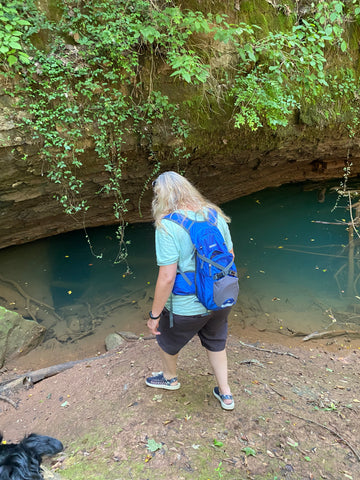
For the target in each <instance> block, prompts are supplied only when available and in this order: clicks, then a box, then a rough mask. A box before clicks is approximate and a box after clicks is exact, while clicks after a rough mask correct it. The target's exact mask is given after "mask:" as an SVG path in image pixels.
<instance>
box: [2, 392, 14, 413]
mask: <svg viewBox="0 0 360 480" xmlns="http://www.w3.org/2000/svg"><path fill="white" fill-rule="evenodd" d="M0 400H2V401H3V402H7V403H10V405H12V406H13V407H14V408H15V410H16V409H17V408H18V407H17V405H16V403H15V402H13V401H12V400H10V398H7V397H4V395H0Z"/></svg>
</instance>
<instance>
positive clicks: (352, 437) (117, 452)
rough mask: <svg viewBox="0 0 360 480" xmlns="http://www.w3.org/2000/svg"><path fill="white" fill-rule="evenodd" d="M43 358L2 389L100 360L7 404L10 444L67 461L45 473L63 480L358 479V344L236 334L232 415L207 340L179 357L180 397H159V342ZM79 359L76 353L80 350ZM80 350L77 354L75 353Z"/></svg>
mask: <svg viewBox="0 0 360 480" xmlns="http://www.w3.org/2000/svg"><path fill="white" fill-rule="evenodd" d="M86 345H87V346H86V347H85V344H82V343H79V345H78V348H77V350H76V353H74V352H73V353H72V357H71V355H70V354H69V355H65V353H66V352H64V351H63V352H60V354H59V352H56V351H51V350H49V349H48V350H45V349H43V350H41V349H40V350H38V351H37V352H35V353H33V354H30V355H28V356H27V357H23V358H21V359H19V360H17V361H16V362H13V363H11V364H9V365H7V369H4V371H3V372H2V373H1V375H0V383H1V382H3V381H4V380H6V379H8V378H11V377H13V376H15V375H19V374H22V373H23V372H27V371H29V370H36V369H39V368H43V367H45V366H48V365H55V364H57V363H62V362H63V361H64V358H66V359H67V360H74V359H75V358H79V359H80V358H87V357H96V358H95V359H90V360H88V361H85V362H82V363H79V364H77V365H75V366H74V367H72V368H71V369H68V370H66V371H64V372H62V373H59V374H57V375H55V376H52V377H50V378H46V379H44V380H42V381H39V382H37V383H35V384H34V385H33V387H32V388H30V389H28V390H26V389H25V388H24V387H21V388H20V389H18V390H15V391H12V392H11V393H10V392H7V393H6V395H7V396H8V397H9V398H10V399H11V400H12V401H14V402H16V403H17V405H18V408H17V409H15V408H14V407H13V406H12V405H11V404H9V403H7V402H5V401H0V430H1V431H2V432H3V435H4V438H5V440H6V441H7V442H11V441H18V440H19V439H21V438H22V437H23V436H24V435H25V434H29V433H31V432H37V433H41V434H46V435H51V436H55V437H57V438H58V439H60V440H61V441H62V442H63V444H64V446H65V450H64V452H63V453H62V454H60V455H58V456H57V457H56V458H54V459H52V460H46V462H45V464H46V465H48V466H50V465H51V466H52V468H53V470H56V471H57V473H58V474H59V475H60V476H61V478H63V479H72V480H80V479H81V480H83V479H90V480H91V479H95V478H96V479H102V480H120V479H121V480H123V479H136V480H137V479H139V480H146V479H168V480H169V479H170V480H172V479H179V480H182V479H184V480H186V479H197V480H215V479H220V478H223V479H236V480H238V479H239V480H245V479H259V480H260V479H261V480H266V479H271V480H280V479H293V480H305V479H309V480H310V479H313V480H315V479H316V480H319V479H328V480H343V479H353V480H357V479H360V447H359V443H360V442H359V441H360V433H359V432H360V388H359V386H360V377H359V372H360V367H359V358H360V342H359V340H353V339H351V338H346V337H345V336H343V337H338V338H336V339H335V341H331V342H328V341H327V340H325V339H323V340H312V341H309V342H303V341H302V339H301V338H290V337H287V336H284V335H279V334H271V333H269V332H259V331H258V330H256V329H252V328H246V329H238V330H235V329H234V328H230V335H229V340H228V357H229V376H230V383H231V386H232V392H233V395H234V398H235V402H236V406H235V410H233V411H232V412H226V411H223V410H222V409H221V407H220V405H219V402H218V401H217V400H216V399H215V398H214V397H213V395H212V389H213V387H214V385H215V380H214V377H213V375H212V373H211V372H210V370H209V366H208V363H207V359H206V354H205V352H204V350H203V349H202V348H201V346H200V344H199V341H198V339H194V340H193V341H192V342H190V344H189V345H187V346H186V347H185V348H184V350H183V351H182V352H181V354H180V358H179V380H180V382H181V388H180V389H179V390H177V391H164V390H159V389H151V388H149V387H147V386H146V385H145V383H144V379H145V378H146V376H148V375H149V374H151V372H152V371H158V370H159V363H158V356H157V346H156V343H155V341H154V340H137V341H132V342H130V341H129V342H127V343H126V344H124V346H123V347H122V348H121V349H119V350H116V351H111V352H108V353H104V349H103V347H102V346H101V347H99V345H102V344H101V343H99V339H97V338H95V339H94V341H93V343H91V342H88V343H87V344H86ZM72 348H73V347H72ZM73 350H74V348H73ZM60 358H61V361H59V360H60Z"/></svg>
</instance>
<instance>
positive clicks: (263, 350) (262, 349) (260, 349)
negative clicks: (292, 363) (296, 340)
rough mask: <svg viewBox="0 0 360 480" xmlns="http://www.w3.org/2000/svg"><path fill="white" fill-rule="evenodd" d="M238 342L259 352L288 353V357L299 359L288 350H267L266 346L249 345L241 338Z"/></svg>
mask: <svg viewBox="0 0 360 480" xmlns="http://www.w3.org/2000/svg"><path fill="white" fill-rule="evenodd" d="M239 342H240V344H241V345H242V346H243V347H249V348H254V349H255V350H259V351H260V352H267V353H274V354H276V355H289V356H290V357H294V358H297V359H299V357H297V356H296V355H294V354H293V353H290V352H278V351H276V350H267V349H266V348H260V347H255V345H249V344H248V343H244V342H242V341H241V340H239Z"/></svg>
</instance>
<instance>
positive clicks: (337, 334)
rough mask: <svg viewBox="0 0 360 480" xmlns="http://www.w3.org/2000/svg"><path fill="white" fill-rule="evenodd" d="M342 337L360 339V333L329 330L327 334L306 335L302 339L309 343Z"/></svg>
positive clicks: (314, 333)
mask: <svg viewBox="0 0 360 480" xmlns="http://www.w3.org/2000/svg"><path fill="white" fill-rule="evenodd" d="M341 335H352V336H355V337H360V331H359V332H358V331H356V330H327V331H325V332H313V333H310V334H309V335H306V337H304V338H303V339H302V341H303V342H307V341H308V340H313V339H316V338H333V337H340V336H341Z"/></svg>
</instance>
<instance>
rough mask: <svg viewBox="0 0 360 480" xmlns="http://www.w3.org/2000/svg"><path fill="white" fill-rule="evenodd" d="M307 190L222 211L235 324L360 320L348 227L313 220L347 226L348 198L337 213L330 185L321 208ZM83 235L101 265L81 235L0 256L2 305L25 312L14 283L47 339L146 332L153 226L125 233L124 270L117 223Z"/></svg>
mask: <svg viewBox="0 0 360 480" xmlns="http://www.w3.org/2000/svg"><path fill="white" fill-rule="evenodd" d="M309 188H312V189H310V190H308V189H309ZM313 188H314V186H312V187H309V185H303V184H301V185H288V186H283V187H281V188H276V189H275V188H274V189H267V190H264V191H261V192H258V193H256V194H253V195H250V196H247V197H243V198H240V199H238V200H236V201H233V202H230V203H228V204H226V205H223V208H224V210H225V212H226V213H227V214H229V215H230V216H231V218H232V223H231V232H232V237H233V241H234V250H235V254H236V264H237V267H238V269H239V272H240V275H241V281H240V288H241V294H240V298H239V302H238V304H237V306H236V307H235V309H234V311H233V314H234V316H233V318H232V321H233V322H239V324H241V325H242V326H243V327H246V326H249V325H252V326H255V327H256V328H259V329H261V330H264V329H265V330H266V329H268V330H271V331H281V330H283V331H284V332H285V331H286V332H287V331H288V332H290V333H291V332H304V333H310V332H311V331H315V330H321V329H325V328H328V327H329V325H331V324H333V323H337V325H339V328H340V327H341V328H342V326H343V325H344V324H345V323H347V324H348V323H349V322H350V323H355V324H358V323H359V318H358V316H357V305H358V304H359V305H360V299H359V298H360V297H359V298H357V295H358V289H359V291H360V285H358V282H357V280H358V279H357V276H358V275H360V271H359V270H358V267H357V264H356V263H355V273H354V281H353V282H352V286H353V287H354V288H353V291H352V292H351V294H349V295H348V292H347V288H348V285H347V282H348V279H347V273H348V267H347V260H348V258H347V255H348V250H347V248H346V245H347V243H348V232H347V229H346V225H332V224H327V223H316V222H343V223H344V221H346V222H348V221H349V211H348V210H347V209H346V208H345V207H346V202H345V201H344V200H342V201H341V202H340V204H339V207H338V208H336V209H335V210H334V209H333V207H334V205H335V203H336V200H337V195H336V193H335V192H331V190H330V186H328V188H327V190H326V194H325V200H324V201H323V202H322V203H319V201H318V200H319V193H320V190H319V189H316V188H315V189H313ZM322 200H323V199H322ZM88 235H89V238H90V241H91V246H92V250H93V252H95V253H96V255H100V254H101V255H102V258H101V259H99V258H97V257H96V256H94V255H93V254H92V252H91V250H90V248H89V245H88V242H87V241H86V238H85V235H84V232H83V231H77V232H72V233H69V234H66V235H60V236H57V237H52V238H48V239H44V240H40V241H37V242H33V243H31V244H27V245H23V246H17V247H11V248H7V249H4V250H2V251H0V274H1V276H2V278H3V279H5V280H11V281H12V283H9V282H6V281H5V282H4V281H2V282H0V303H1V304H2V305H3V306H5V307H6V308H10V309H17V310H18V311H19V312H20V313H23V314H24V312H25V314H26V311H27V310H26V308H27V306H26V301H25V300H24V296H23V295H21V293H19V289H17V288H16V285H17V286H18V287H20V288H21V289H22V290H23V291H24V292H25V293H26V294H27V295H28V296H30V297H31V299H36V300H37V301H38V302H40V303H37V304H36V303H34V302H32V301H31V299H30V308H31V311H32V313H33V316H34V317H35V318H37V319H38V320H39V321H40V322H41V323H43V324H44V326H46V328H47V329H48V334H47V337H46V340H48V339H49V338H51V337H54V338H57V339H58V340H60V341H62V342H66V341H71V340H73V341H74V340H76V338H77V336H78V337H81V336H82V335H83V334H84V333H86V332H87V331H94V329H99V328H103V330H104V332H107V331H111V330H113V329H114V328H115V329H116V330H131V331H135V332H136V333H141V332H144V333H146V328H145V327H144V325H145V322H144V318H145V316H146V313H147V312H148V310H149V308H151V296H152V293H153V289H154V284H155V280H156V274H157V268H156V263H155V251H154V229H153V226H152V225H151V224H137V225H132V226H129V227H128V228H127V232H126V236H127V240H128V241H129V242H130V244H129V246H128V265H125V264H116V263H114V260H115V258H116V256H117V250H118V245H117V241H116V234H115V228H114V227H99V228H95V229H89V231H88ZM355 253H356V252H355ZM14 282H15V283H14ZM41 302H44V303H45V304H46V305H47V306H48V307H51V309H49V308H44V307H41V305H40V304H41ZM39 305H40V306H39ZM359 309H360V307H359ZM49 312H50V314H49ZM54 312H55V313H56V315H57V317H56V319H55V317H54ZM28 316H29V317H30V315H28ZM61 319H62V320H61ZM62 321H63V323H62Z"/></svg>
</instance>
